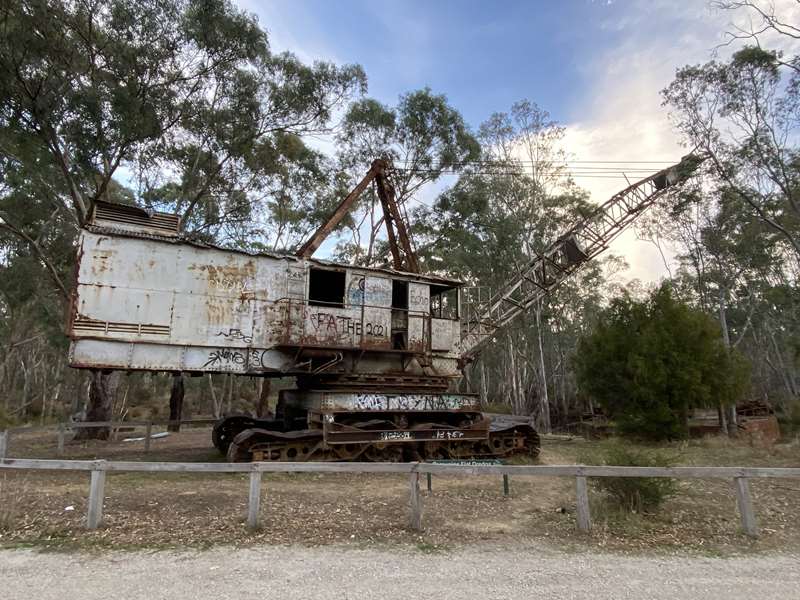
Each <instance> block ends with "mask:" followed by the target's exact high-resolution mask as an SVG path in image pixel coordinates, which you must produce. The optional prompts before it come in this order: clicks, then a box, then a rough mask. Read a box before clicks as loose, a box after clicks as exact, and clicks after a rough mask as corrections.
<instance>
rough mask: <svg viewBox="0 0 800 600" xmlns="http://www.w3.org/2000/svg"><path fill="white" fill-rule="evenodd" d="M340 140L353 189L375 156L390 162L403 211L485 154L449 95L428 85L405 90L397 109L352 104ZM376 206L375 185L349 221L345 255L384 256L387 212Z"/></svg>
mask: <svg viewBox="0 0 800 600" xmlns="http://www.w3.org/2000/svg"><path fill="white" fill-rule="evenodd" d="M337 143H338V147H339V150H338V160H339V164H340V166H341V168H342V170H343V171H344V172H345V173H349V181H350V184H349V185H350V187H353V186H354V182H355V181H358V180H359V179H361V178H362V177H363V176H364V173H365V172H366V170H367V169H368V168H369V166H370V164H371V163H372V161H373V160H375V159H376V158H382V159H386V160H388V161H389V162H390V164H391V165H392V167H393V168H392V169H391V171H390V173H389V178H390V181H391V183H392V186H393V188H394V192H395V200H396V201H397V204H398V205H399V207H400V209H401V210H402V211H404V212H406V207H407V205H408V204H409V202H411V201H412V200H415V199H416V200H419V197H418V196H419V195H420V194H421V192H422V190H423V188H424V187H425V186H427V185H429V184H432V183H434V182H436V181H439V180H440V179H442V177H444V176H446V175H447V174H451V173H454V172H458V171H460V170H462V169H463V168H464V166H465V164H466V163H468V162H470V161H473V160H476V159H477V158H478V157H479V153H480V146H479V144H478V142H477V140H476V139H475V137H474V136H473V134H472V133H471V132H470V130H469V127H468V126H467V124H466V123H465V121H464V119H463V117H462V116H461V114H460V113H459V112H458V111H457V110H456V109H455V108H453V107H452V106H451V105H450V104H449V103H448V101H447V98H446V97H445V96H444V95H441V94H435V93H433V92H432V91H431V90H430V89H429V88H424V89H421V90H416V91H413V92H409V93H406V94H403V95H402V96H401V97H400V99H399V102H398V103H397V105H396V106H393V107H391V106H387V105H385V104H382V103H380V102H378V101H377V100H375V99H372V98H364V99H360V100H357V101H355V102H353V103H352V104H351V105H350V106H349V107H348V110H347V112H346V114H345V116H344V119H343V122H342V127H341V130H340V132H339V134H338V136H337ZM377 206H378V200H377V196H376V194H375V192H374V190H372V189H370V190H368V192H367V193H365V194H364V195H363V199H362V201H361V203H360V205H359V210H356V211H354V213H353V214H352V216H351V217H350V218H349V219H347V220H346V221H345V226H346V227H347V229H349V231H350V233H351V240H348V241H343V242H342V243H340V245H339V247H338V249H337V255H338V256H339V257H340V258H343V259H348V260H354V261H356V262H360V263H363V264H370V263H371V262H374V261H376V260H380V259H381V258H382V257H383V256H385V254H386V253H385V252H383V250H385V249H384V248H382V247H381V246H382V241H381V240H380V239H379V238H378V234H379V232H380V230H381V227H382V225H383V215H382V213H381V212H380V211H378V210H376V209H377ZM365 238H366V239H365Z"/></svg>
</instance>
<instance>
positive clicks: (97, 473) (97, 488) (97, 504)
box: [86, 460, 106, 529]
mask: <svg viewBox="0 0 800 600" xmlns="http://www.w3.org/2000/svg"><path fill="white" fill-rule="evenodd" d="M103 463H105V461H102V460H100V461H97V466H98V467H101V468H98V469H92V471H91V474H92V479H91V481H90V483H89V506H88V508H87V509H86V527H87V528H89V529H97V528H98V527H99V526H100V524H101V523H102V522H103V499H104V497H105V488H106V471H105V467H104V464H103Z"/></svg>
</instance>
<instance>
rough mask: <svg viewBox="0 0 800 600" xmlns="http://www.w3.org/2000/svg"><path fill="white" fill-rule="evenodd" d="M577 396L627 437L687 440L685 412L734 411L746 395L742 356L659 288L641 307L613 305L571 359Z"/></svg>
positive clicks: (703, 317)
mask: <svg viewBox="0 0 800 600" xmlns="http://www.w3.org/2000/svg"><path fill="white" fill-rule="evenodd" d="M575 366H576V370H577V376H578V385H579V387H580V389H581V390H582V391H583V392H584V393H585V394H587V395H589V396H590V397H592V398H593V399H594V400H596V401H597V402H598V403H599V404H600V405H601V406H602V407H603V408H604V409H605V410H606V411H607V413H608V415H609V416H610V417H611V418H612V419H613V420H614V421H615V422H616V424H617V426H618V427H619V430H620V431H621V432H622V433H626V434H628V435H635V436H641V437H648V438H652V439H673V438H678V437H683V436H685V435H686V434H687V433H688V429H687V426H688V423H687V419H688V414H689V410H690V409H693V408H711V407H716V406H717V405H718V404H719V403H721V404H723V405H730V404H735V403H736V402H737V401H739V400H742V399H743V397H744V395H745V393H746V392H747V391H748V384H749V370H748V365H747V362H746V360H745V359H744V357H743V356H742V355H741V354H740V353H738V352H737V351H736V350H733V349H730V348H728V347H727V346H726V345H725V343H724V342H723V340H722V336H721V334H720V328H719V324H718V323H716V322H715V321H714V319H712V318H711V317H709V316H708V315H707V314H705V313H703V312H702V311H700V310H697V309H694V308H691V307H690V306H688V305H687V304H685V303H683V302H680V301H679V300H677V299H676V298H675V295H674V292H673V290H672V288H671V287H670V286H669V285H663V286H662V287H661V288H659V289H658V290H655V291H654V292H653V293H651V294H650V295H649V297H648V298H646V299H645V300H643V301H637V300H634V299H632V298H630V297H629V296H622V297H619V298H616V299H614V300H613V301H612V302H611V305H610V306H609V307H608V309H607V310H605V311H604V312H603V314H602V315H601V317H600V319H599V320H598V323H597V325H596V326H595V328H594V330H593V331H592V332H591V333H590V334H588V335H586V336H585V337H583V338H582V339H581V340H580V342H579V344H578V348H577V353H576V355H575Z"/></svg>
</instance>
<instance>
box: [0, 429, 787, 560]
mask: <svg viewBox="0 0 800 600" xmlns="http://www.w3.org/2000/svg"><path fill="white" fill-rule="evenodd" d="M208 435H209V432H208V430H207V429H206V430H189V431H188V432H186V433H181V434H180V435H176V436H170V437H169V438H167V439H165V440H157V441H155V442H154V444H153V451H152V452H151V454H150V455H147V456H145V455H144V454H143V453H142V452H141V443H123V442H121V441H120V442H116V443H113V442H111V443H105V442H100V443H98V442H90V443H87V444H69V445H68V448H67V455H68V457H70V458H116V459H121V458H126V459H133V460H137V459H143V460H195V461H199V460H202V461H206V460H210V459H214V460H221V459H220V457H218V456H216V454H215V453H214V451H213V449H211V448H210V447H209V446H210V444H209V439H208ZM598 445H599V446H602V443H598V442H582V441H575V442H558V443H547V444H546V445H545V447H544V448H543V451H542V456H541V462H542V463H544V464H570V463H575V462H576V461H577V459H578V457H579V456H580V455H582V454H585V452H586V451H587V449H588V450H589V451H591V450H592V449H593V448H596V447H597V446H598ZM645 450H647V448H645ZM661 450H662V451H663V450H664V448H663V447H662V449H661ZM666 451H668V452H670V453H674V455H675V457H676V461H675V462H676V464H686V465H752V466H762V465H772V466H800V448H798V446H797V445H786V446H777V447H775V448H753V447H749V446H747V445H739V444H736V443H731V442H728V441H726V440H702V441H695V442H690V443H687V444H674V445H671V446H669V447H667V448H666ZM12 454H13V455H14V456H39V457H42V458H44V457H50V456H54V455H55V449H54V443H53V442H49V441H47V440H45V439H43V438H36V437H35V436H31V437H30V439H21V438H20V439H18V440H16V441H15V442H14V446H13V448H12ZM422 485H423V489H424V479H423V482H422ZM88 487H89V486H88V475H87V474H86V473H77V474H75V473H63V472H61V473H59V472H53V473H47V472H31V473H28V474H25V473H10V474H8V475H6V477H5V480H4V483H3V487H2V494H0V498H2V499H3V500H4V502H3V505H4V506H5V505H6V504H8V506H9V507H11V506H13V509H11V510H12V511H13V519H11V521H10V522H9V525H8V527H7V528H6V529H5V531H3V532H2V536H0V544H2V545H6V546H8V545H36V546H44V547H49V548H52V547H81V548H93V547H96V548H107V547H112V546H113V547H115V548H142V547H144V548H164V547H186V546H190V547H207V546H210V545H216V544H236V545H251V544H265V543H267V544H290V543H300V544H306V545H320V544H331V543H345V544H355V545H373V544H379V545H387V544H388V545H393V544H397V543H401V544H410V545H412V546H415V547H418V548H421V549H430V548H435V549H441V548H450V547H453V546H457V545H462V544H471V543H498V544H503V543H505V542H508V541H511V540H514V541H518V542H542V541H550V542H552V543H553V544H555V545H558V546H560V547H564V548H587V547H588V548H604V549H608V550H614V551H619V552H640V551H658V552H678V551H680V552H684V551H691V552H699V553H711V554H715V555H717V554H729V553H733V552H739V551H743V550H751V551H752V550H755V551H760V550H774V549H782V550H792V551H796V550H798V549H800V482H797V483H795V482H792V481H787V480H784V481H778V480H774V481H773V480H757V481H753V482H752V483H751V488H752V494H753V501H754V505H755V507H756V511H757V516H758V519H759V524H760V526H761V528H762V532H763V535H762V537H761V538H760V539H759V540H757V541H750V540H748V539H747V538H746V537H744V536H743V535H742V534H741V533H740V529H739V520H738V514H737V512H736V506H735V499H734V494H733V488H732V484H731V483H729V482H726V481H712V480H709V481H699V480H697V481H681V482H680V483H679V485H678V493H677V495H676V496H675V497H674V498H671V499H670V500H669V501H667V502H666V503H665V504H664V506H663V507H662V509H661V510H659V511H658V512H657V513H655V514H645V515H641V514H638V515H628V516H626V515H623V514H621V513H620V512H619V511H615V510H614V507H613V506H609V505H608V503H607V502H606V501H605V500H604V499H603V498H602V497H601V496H600V494H597V493H593V494H592V503H593V517H594V530H593V532H592V534H591V535H590V536H584V535H580V534H578V533H577V532H576V531H575V515H574V503H575V497H574V482H573V481H572V480H570V479H568V478H536V479H523V478H515V479H513V480H512V482H511V497H510V498H504V497H503V495H502V479H501V478H500V477H489V476H486V477H470V478H467V477H444V476H441V477H434V479H433V493H432V495H430V496H428V495H427V494H426V495H425V498H424V505H425V514H424V526H425V532H424V533H422V534H420V533H415V532H412V531H410V530H409V529H407V527H406V515H407V510H406V503H407V479H406V478H405V476H402V475H368V474H366V475H360V474H325V475H321V474H310V473H309V474H271V475H266V476H265V477H264V497H263V502H262V522H263V527H262V528H261V529H260V530H259V531H256V532H251V531H248V530H247V528H246V526H245V524H244V515H245V511H246V502H247V487H248V484H247V479H246V475H240V474H218V475H194V474H157V473H153V474H149V473H129V474H109V476H108V481H107V484H106V501H105V524H104V527H103V528H101V529H100V530H99V531H95V532H88V531H86V530H84V529H83V520H84V517H85V511H86V500H87V494H88ZM7 499H8V501H5V500H7ZM68 506H74V510H72V511H67V510H65V507H68ZM6 510H9V509H8V508H7V509H6ZM425 551H427V550H425Z"/></svg>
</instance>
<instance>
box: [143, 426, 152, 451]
mask: <svg viewBox="0 0 800 600" xmlns="http://www.w3.org/2000/svg"><path fill="white" fill-rule="evenodd" d="M152 433H153V422H152V421H148V422H147V428H146V429H145V432H144V451H145V454H147V453H148V452H150V435H151V434H152Z"/></svg>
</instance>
